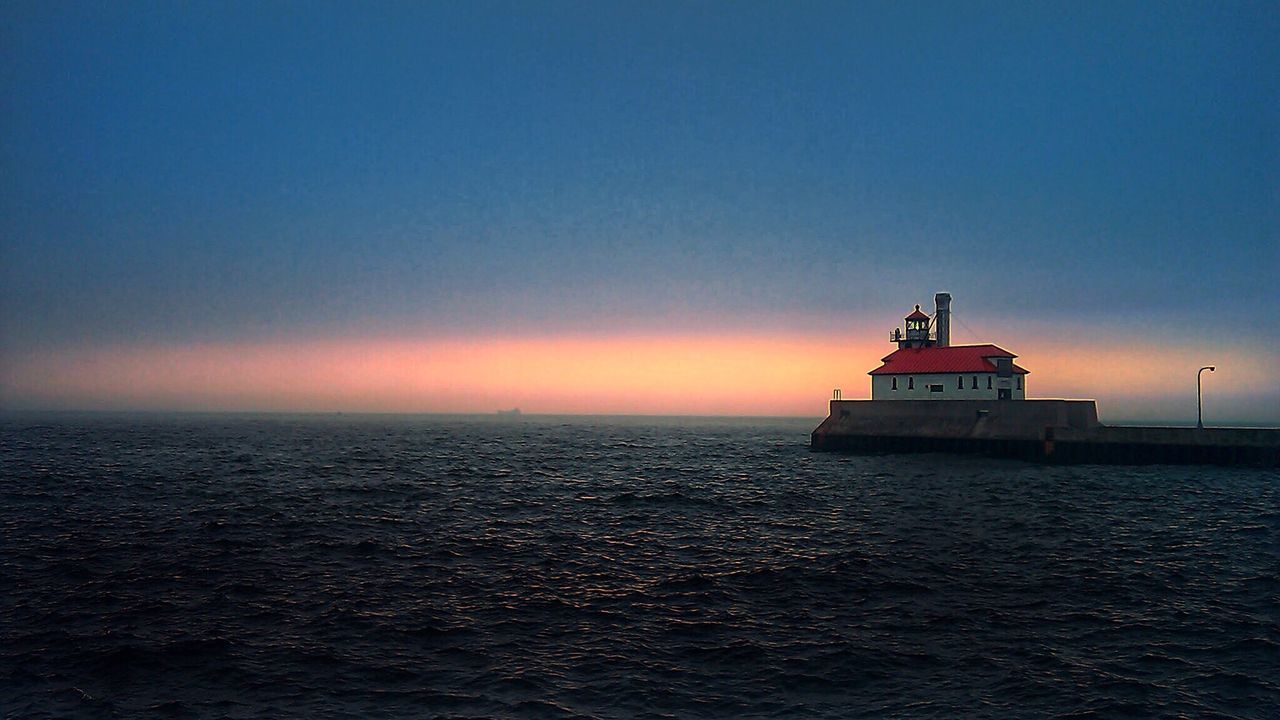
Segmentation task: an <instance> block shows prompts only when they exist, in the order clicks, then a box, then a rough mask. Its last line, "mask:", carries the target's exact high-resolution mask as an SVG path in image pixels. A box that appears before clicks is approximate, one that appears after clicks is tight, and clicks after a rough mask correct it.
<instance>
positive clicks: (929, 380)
mask: <svg viewBox="0 0 1280 720" xmlns="http://www.w3.org/2000/svg"><path fill="white" fill-rule="evenodd" d="M974 376H975V375H974V373H966V374H963V375H960V377H963V378H964V389H963V390H958V389H956V375H955V374H954V373H951V374H936V375H872V376H871V399H872V400H995V399H996V398H997V397H999V392H998V391H999V389H1000V388H1002V387H1004V388H1009V389H1010V390H1012V391H1013V399H1014V400H1025V399H1026V397H1027V379H1026V376H1025V375H1024V376H1021V377H1022V388H1021V389H1019V388H1018V377H1019V376H1017V375H1015V376H1013V377H1011V378H998V377H996V374H995V373H977V374H976V377H977V378H978V389H977V390H971V389H970V387H971V386H972V385H973V378H974ZM895 377H896V378H898V389H897V390H893V389H892V387H893V378H895ZM908 378H914V379H915V389H914V390H908V389H907V386H908V385H910V383H909V382H908ZM987 378H991V389H990V390H988V389H987ZM930 385H942V392H929V386H930Z"/></svg>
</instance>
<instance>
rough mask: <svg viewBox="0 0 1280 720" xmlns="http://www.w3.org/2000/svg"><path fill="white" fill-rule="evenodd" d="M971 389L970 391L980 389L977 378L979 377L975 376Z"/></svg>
mask: <svg viewBox="0 0 1280 720" xmlns="http://www.w3.org/2000/svg"><path fill="white" fill-rule="evenodd" d="M969 389H970V390H977V389H978V376H977V375H974V376H973V384H972V385H970V386H969Z"/></svg>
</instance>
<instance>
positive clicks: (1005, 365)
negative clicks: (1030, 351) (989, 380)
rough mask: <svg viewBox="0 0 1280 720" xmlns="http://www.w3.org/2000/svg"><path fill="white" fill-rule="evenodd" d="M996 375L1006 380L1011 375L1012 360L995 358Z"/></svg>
mask: <svg viewBox="0 0 1280 720" xmlns="http://www.w3.org/2000/svg"><path fill="white" fill-rule="evenodd" d="M996 374H997V375H999V376H1000V377H1002V378H1007V377H1009V376H1010V375H1012V374H1013V360H1011V359H1009V358H1006V357H1002V358H996Z"/></svg>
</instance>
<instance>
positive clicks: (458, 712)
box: [0, 416, 1280, 718]
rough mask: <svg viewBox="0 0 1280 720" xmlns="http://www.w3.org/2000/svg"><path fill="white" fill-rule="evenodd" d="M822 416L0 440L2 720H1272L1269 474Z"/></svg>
mask: <svg viewBox="0 0 1280 720" xmlns="http://www.w3.org/2000/svg"><path fill="white" fill-rule="evenodd" d="M814 424H816V422H815V421H788V420H782V421H762V420H756V421H748V420H742V421H716V420H701V421H699V420H690V421H683V422H680V421H663V420H638V419H558V420H557V419H546V418H533V419H529V418H526V419H524V420H521V421H508V422H499V421H497V420H483V419H441V418H434V419H433V418H408V417H391V418H386V417H360V418H348V417H335V418H315V417H312V418H289V417H266V418H262V417H259V418H252V417H250V418H235V417H218V416H211V417H177V416H175V417H150V418H148V417H123V416H119V417H103V416H99V417H85V416H80V417H75V416H60V417H45V418H34V417H10V418H8V419H7V420H5V421H4V423H3V425H2V426H0V532H2V533H3V534H2V536H0V707H2V708H3V713H0V715H2V716H3V717H5V718H44V717H59V718H61V717H94V718H97V717H104V718H112V717H147V716H154V717H232V718H274V717H321V718H323V717H426V718H430V717H513V718H526V717H527V718H558V717H600V718H631V717H676V718H685V717H717V718H719V717H831V718H847V717H939V718H951V717H991V718H1003V717H1071V718H1084V717H1107V718H1110V717H1192V718H1212V717H1229V718H1275V717H1280V602H1278V597H1280V579H1278V576H1280V561H1278V560H1277V556H1278V550H1280V547H1278V542H1277V539H1278V538H1280V474H1277V473H1275V472H1271V471H1262V470H1226V469H1215V468H1203V467H1066V468H1058V467H1041V466H1036V465H1028V464H1023V463H1020V462H1015V461H996V460H986V459H979V458H958V457H949V456H914V457H901V456H899V457H843V456H836V455H825V454H811V453H810V452H808V451H807V450H806V447H805V442H806V440H807V433H808V431H809V430H810V429H812V427H813V425H814Z"/></svg>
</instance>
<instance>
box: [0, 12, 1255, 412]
mask: <svg viewBox="0 0 1280 720" xmlns="http://www.w3.org/2000/svg"><path fill="white" fill-rule="evenodd" d="M1276 67H1280V11H1278V10H1277V8H1276V5H1275V4H1274V3H1250V2H1231V3H1222V2H1205V3H1188V2H1170V3H1128V2H1062V3H1025V2H1010V3H988V2H965V3H951V2H928V3H911V2H886V3H876V2H865V3H824V2H788V3H781V2H774V3H754V2H679V3H667V2H637V3H626V2H608V3H599V2H541V1H540V2H465V3H464V2H458V3H429V2H428V3H423V2H404V3H386V2H361V3H356V2H339V3H331V2H308V3H294V2H289V3H285V2H244V3H238V2H229V3H222V2H220V3H203V2H195V3H170V2H156V3H146V2H131V3H77V2H60V3H46V2H11V3H5V4H3V6H2V7H0V88H2V91H3V103H2V108H0V113H2V114H0V408H4V409H91V410H103V409H105V410H113V409H135V410H137V409H140V410H268V411H269V410H281V411H322V412H331V411H394V412H492V411H494V410H496V409H499V408H508V407H520V408H521V409H522V410H524V411H525V412H546V413H568V412H571V413H656V414H765V415H812V416H821V415H823V414H825V411H826V401H827V399H828V398H829V397H830V396H831V391H832V389H834V388H837V387H839V388H841V389H842V392H843V396H844V397H845V398H854V397H868V396H869V392H870V382H869V378H868V377H867V375H866V373H867V372H868V371H869V370H871V369H873V368H875V367H876V366H878V364H879V359H880V358H881V357H883V356H884V355H886V354H888V353H889V352H890V351H891V350H892V349H893V346H891V345H890V343H889V342H888V333H889V331H890V330H891V329H892V328H893V327H895V326H896V325H900V324H901V319H902V318H903V317H904V316H905V315H906V314H907V313H908V312H910V311H911V309H912V307H913V305H914V304H916V303H920V304H921V305H922V306H923V307H924V308H925V309H926V310H931V308H932V296H933V293H934V292H937V291H947V292H950V293H951V294H952V296H953V298H954V302H953V311H954V320H953V323H952V326H953V331H952V333H953V342H955V343H963V342H992V343H995V344H997V345H1000V346H1001V347H1004V348H1006V349H1008V350H1010V351H1011V352H1013V353H1015V354H1017V355H1018V356H1019V364H1020V365H1022V366H1023V367H1026V368H1027V369H1029V370H1030V371H1031V375H1030V377H1029V378H1028V391H1029V395H1031V396H1037V397H1090V398H1097V399H1098V400H1099V411H1100V414H1101V416H1102V418H1103V420H1104V421H1107V420H1162V421H1186V420H1188V419H1189V420H1192V421H1194V418H1195V412H1196V406H1195V375H1196V370H1197V369H1198V368H1199V367H1200V366H1202V365H1215V366H1216V367H1217V368H1218V370H1217V371H1216V372H1215V373H1213V374H1212V375H1210V374H1208V373H1206V375H1205V378H1204V385H1205V400H1204V402H1205V417H1206V420H1207V421H1210V420H1212V419H1215V418H1216V419H1217V420H1218V421H1219V422H1223V423H1254V424H1257V423H1261V424H1280V381H1278V379H1277V378H1278V375H1277V371H1278V370H1280V319H1278V318H1277V311H1276V305H1277V300H1280V293H1278V292H1277V289H1276V288H1277V284H1278V283H1280V73H1276V72H1275V68H1276Z"/></svg>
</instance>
